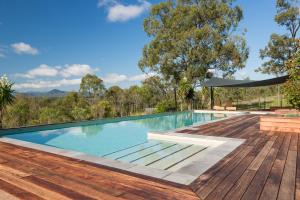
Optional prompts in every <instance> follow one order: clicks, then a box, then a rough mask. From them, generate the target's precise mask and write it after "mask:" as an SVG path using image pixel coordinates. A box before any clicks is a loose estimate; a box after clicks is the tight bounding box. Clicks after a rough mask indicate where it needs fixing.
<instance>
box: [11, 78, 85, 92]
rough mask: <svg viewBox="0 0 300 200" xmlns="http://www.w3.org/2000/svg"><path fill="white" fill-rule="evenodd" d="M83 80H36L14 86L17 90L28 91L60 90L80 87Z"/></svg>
mask: <svg viewBox="0 0 300 200" xmlns="http://www.w3.org/2000/svg"><path fill="white" fill-rule="evenodd" d="M80 82H81V79H80V78H78V79H62V80H52V81H42V80H35V81H31V82H25V83H18V84H15V85H14V89H16V90H26V89H47V88H60V87H65V86H74V85H79V84H80Z"/></svg>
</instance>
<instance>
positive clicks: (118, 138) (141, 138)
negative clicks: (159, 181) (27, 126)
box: [6, 112, 225, 156]
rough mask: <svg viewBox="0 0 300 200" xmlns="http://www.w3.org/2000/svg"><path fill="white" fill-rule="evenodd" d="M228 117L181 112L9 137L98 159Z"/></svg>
mask: <svg viewBox="0 0 300 200" xmlns="http://www.w3.org/2000/svg"><path fill="white" fill-rule="evenodd" d="M222 117H225V116H221V117H220V116H216V115H215V114H209V113H193V112H179V113H171V114H162V115H149V116H148V117H147V116H146V117H143V118H139V117H137V118H135V119H133V120H128V119H125V120H122V119H119V120H121V121H118V122H114V121H113V120H112V121H106V122H104V123H102V122H101V121H99V122H98V123H96V124H93V125H82V126H75V127H69V128H62V129H55V130H45V131H35V132H28V133H21V134H12V135H8V136H6V137H9V138H14V139H18V140H23V141H28V142H33V143H37V144H43V145H48V146H53V147H58V148H62V149H67V150H73V151H79V152H83V153H86V154H90V155H95V156H104V155H107V154H110V153H112V152H116V151H119V150H122V149H126V148H129V147H132V146H135V145H139V144H143V143H146V142H147V140H148V138H147V133H148V132H158V131H159V132H161V131H169V130H174V129H177V128H182V127H186V126H191V125H194V124H201V123H205V122H208V121H213V120H216V119H221V118H222Z"/></svg>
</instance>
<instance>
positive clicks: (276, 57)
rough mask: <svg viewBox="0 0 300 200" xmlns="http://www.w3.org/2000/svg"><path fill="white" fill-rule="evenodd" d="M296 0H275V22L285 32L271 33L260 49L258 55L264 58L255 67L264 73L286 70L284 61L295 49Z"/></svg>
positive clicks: (298, 18)
mask: <svg viewBox="0 0 300 200" xmlns="http://www.w3.org/2000/svg"><path fill="white" fill-rule="evenodd" d="M298 3H299V2H298V0H277V2H276V8H277V13H276V15H275V18H274V19H275V22H276V23H277V24H278V25H279V26H282V27H284V28H285V29H286V31H287V32H286V34H283V35H280V34H276V33H273V34H272V35H271V37H270V41H269V42H268V44H267V46H266V47H265V48H264V49H261V50H260V57H261V58H262V59H263V60H265V62H264V63H263V64H262V66H261V67H259V68H258V69H257V71H260V72H262V73H265V74H274V75H276V76H278V75H280V74H283V73H285V72H287V69H286V68H285V64H286V62H287V61H288V60H289V59H291V58H292V56H293V55H294V54H295V52H296V51H297V48H298V46H297V42H296V38H297V34H298V31H299V28H300V12H299V5H298Z"/></svg>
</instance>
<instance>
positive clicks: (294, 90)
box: [285, 41, 300, 110]
mask: <svg viewBox="0 0 300 200" xmlns="http://www.w3.org/2000/svg"><path fill="white" fill-rule="evenodd" d="M298 42H299V41H298ZM286 68H287V70H288V74H289V75H290V79H289V80H288V81H287V83H286V84H285V95H286V98H287V99H288V101H289V102H290V103H291V104H292V105H293V107H295V108H297V109H298V110H300V51H299V50H298V52H297V53H296V55H295V56H294V57H293V58H292V59H291V60H290V61H289V62H288V63H287V65H286Z"/></svg>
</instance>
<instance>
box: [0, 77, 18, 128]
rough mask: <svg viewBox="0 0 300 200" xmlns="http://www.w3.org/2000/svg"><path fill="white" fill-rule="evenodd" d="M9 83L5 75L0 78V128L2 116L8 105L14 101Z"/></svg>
mask: <svg viewBox="0 0 300 200" xmlns="http://www.w3.org/2000/svg"><path fill="white" fill-rule="evenodd" d="M12 86H13V83H11V82H10V81H9V80H8V78H7V77H6V76H2V77H1V78H0V128H2V127H3V118H4V115H5V111H6V108H7V106H8V105H11V104H12V103H13V101H14V98H15V97H14V95H13V93H14V90H13V89H12Z"/></svg>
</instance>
